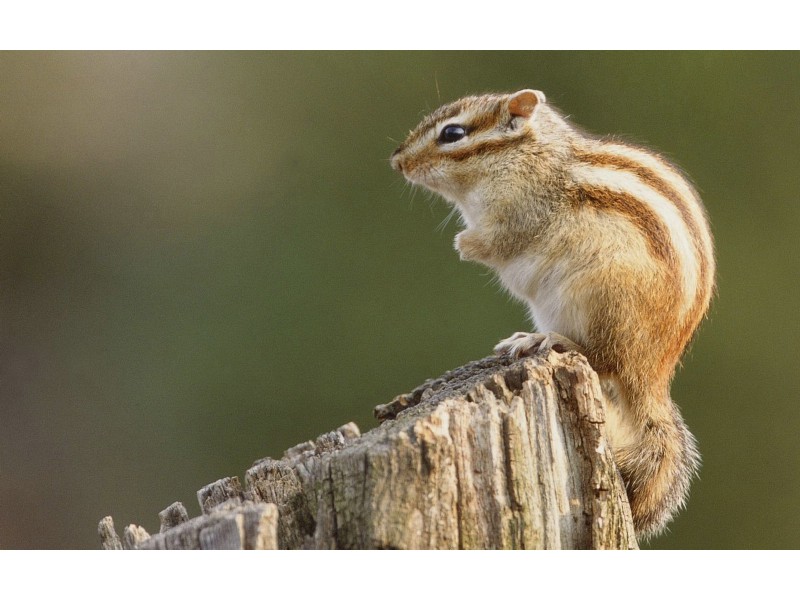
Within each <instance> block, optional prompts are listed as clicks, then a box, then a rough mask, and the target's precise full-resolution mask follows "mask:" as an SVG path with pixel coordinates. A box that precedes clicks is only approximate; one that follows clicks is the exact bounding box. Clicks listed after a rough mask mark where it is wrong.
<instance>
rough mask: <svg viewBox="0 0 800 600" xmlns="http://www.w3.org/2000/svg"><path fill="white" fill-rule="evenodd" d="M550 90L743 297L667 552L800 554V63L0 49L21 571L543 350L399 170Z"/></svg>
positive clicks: (726, 314)
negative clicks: (445, 127)
mask: <svg viewBox="0 0 800 600" xmlns="http://www.w3.org/2000/svg"><path fill="white" fill-rule="evenodd" d="M523 87H534V88H538V89H542V90H544V91H545V92H546V93H547V95H548V98H549V100H550V101H551V102H552V103H554V104H556V105H557V106H560V107H561V108H562V109H563V110H564V111H565V112H566V113H567V114H569V115H571V116H572V118H573V120H574V121H575V122H577V123H579V124H581V125H583V126H584V127H585V128H587V129H588V130H590V131H593V132H597V133H615V134H621V135H623V136H626V137H627V138H628V139H631V140H634V141H637V142H642V143H646V144H649V145H651V146H653V147H655V148H657V149H660V150H662V151H664V152H665V153H666V154H667V155H668V156H670V157H672V158H674V159H675V160H676V161H677V162H678V163H679V164H680V165H681V166H683V167H684V168H685V169H686V170H687V171H688V172H689V173H690V174H691V176H692V177H693V178H694V180H695V181H696V182H697V184H698V186H699V188H700V189H701V191H702V194H703V197H704V200H705V202H706V205H707V208H708V211H709V213H710V215H711V220H712V224H713V229H714V232H715V236H716V242H717V248H718V260H719V293H718V298H717V300H716V301H715V304H714V306H713V310H712V313H711V316H710V318H709V320H708V321H707V322H706V323H705V325H704V326H703V329H702V331H701V333H700V335H699V337H698V338H697V341H696V343H695V344H694V347H693V349H692V352H691V353H690V354H689V355H688V356H687V357H686V359H685V361H684V366H685V368H684V370H682V371H681V372H680V373H679V374H678V376H677V379H676V381H675V384H674V386H673V395H674V397H675V398H676V399H677V400H678V402H679V404H680V405H681V408H682V410H683V413H684V415H685V417H686V420H687V422H688V424H689V426H690V428H691V429H692V431H693V432H694V433H695V435H696V436H697V438H698V439H699V441H700V447H701V450H702V453H703V459H704V465H703V470H702V474H701V478H700V480H699V481H696V482H695V484H694V486H693V489H692V495H691V499H690V502H689V505H688V509H687V510H686V511H685V512H684V513H682V514H681V515H680V517H679V518H678V519H677V520H676V521H675V522H674V523H673V525H672V526H671V532H670V533H669V534H668V535H665V536H662V537H661V538H659V539H658V540H656V541H655V542H654V543H653V544H651V545H650V547H656V548H798V547H800V512H798V511H797V506H798V505H800V440H799V438H800V436H798V429H800V405H799V403H798V395H800V376H799V375H798V368H797V365H796V362H797V357H798V330H799V329H800V325H798V319H797V314H798V310H797V309H798V302H797V294H798V281H797V275H798V267H800V257H799V256H798V247H800V244H799V243H798V233H800V227H799V225H800V203H799V202H798V190H800V144H798V142H799V141H800V139H798V138H799V136H798V134H799V133H800V54H797V53H730V52H713V53H687V52H668V53H616V52H602V53H601V52H583V53H570V52H532V53H528V52H514V53H506V52H502V53H498V52H481V53H473V52H448V53H438V52H437V53H421V52H395V53H377V52H352V53H351V52H348V53H343V52H338V53H329V52H325V53H295V52H293V53H284V52H264V53H230V52H226V53H198V52H188V53H155V52H133V53H118V52H109V53H92V52H64V53H16V52H5V53H0V395H1V396H2V397H1V399H0V506H2V510H0V547H3V548H97V547H98V538H97V535H96V533H95V530H96V524H97V521H98V520H99V519H100V518H101V517H103V516H104V515H106V514H111V515H113V517H114V519H115V522H116V524H117V527H118V529H120V531H121V527H122V526H123V525H125V524H127V523H130V522H135V523H139V524H141V525H143V526H144V527H145V528H146V529H148V530H149V531H151V532H152V531H157V530H158V517H157V513H158V511H159V510H161V509H162V508H164V507H166V506H167V505H168V504H170V503H171V502H173V501H175V500H182V501H183V502H184V503H185V504H186V506H187V508H188V509H189V511H190V514H191V515H192V516H194V515H196V514H198V513H199V509H198V508H197V505H196V500H195V492H196V490H197V489H198V488H200V487H201V486H203V485H205V484H206V483H209V482H211V481H214V480H215V479H218V478H220V477H223V476H227V475H239V476H240V477H241V476H242V475H243V473H244V471H245V469H246V468H248V467H249V466H250V464H251V463H252V461H253V460H255V459H257V458H259V457H262V456H267V455H269V456H273V457H278V456H280V454H281V453H282V451H283V450H284V449H285V448H287V447H289V446H292V445H294V444H296V443H299V442H301V441H303V440H306V439H310V438H313V437H315V436H316V435H318V434H320V433H323V432H326V431H329V430H331V429H333V428H335V427H337V426H339V425H341V424H343V423H345V422H348V421H355V422H356V423H358V425H359V426H360V427H361V429H362V431H365V430H368V429H370V428H372V427H373V426H374V425H375V422H374V420H373V418H372V407H373V406H374V405H375V404H378V403H383V402H386V401H388V400H390V399H391V398H392V397H393V396H394V395H395V394H398V393H401V392H404V391H408V390H409V389H411V388H412V387H414V386H415V385H417V384H418V383H420V382H421V381H423V380H424V379H425V378H427V377H431V376H436V375H438V374H440V373H441V372H443V371H444V370H446V369H448V368H452V367H455V366H457V365H460V364H462V363H464V362H466V361H468V360H471V359H475V358H479V357H482V356H484V355H486V354H488V353H489V352H490V350H491V348H492V346H493V344H494V343H495V342H496V341H497V340H498V339H500V338H502V337H505V336H507V335H508V334H510V333H511V332H514V331H517V330H519V329H524V328H526V327H528V325H527V323H526V318H525V313H524V311H523V309H522V307H521V306H519V305H517V304H515V303H514V302H512V301H511V300H509V299H508V297H507V296H506V295H505V294H504V293H503V292H502V291H501V290H500V289H499V288H498V286H497V285H496V284H495V283H493V280H492V277H491V276H490V275H489V274H488V273H487V271H486V269H484V268H483V267H480V266H476V265H472V264H467V263H461V262H459V260H458V257H457V255H456V254H455V252H454V251H453V250H452V237H453V235H454V234H455V233H456V232H457V224H456V223H455V219H453V221H451V222H450V223H449V224H447V225H445V226H443V227H440V224H441V223H442V222H443V221H444V219H445V217H446V216H447V213H448V209H447V207H446V206H444V204H443V203H441V202H440V201H438V200H435V199H433V198H431V197H430V196H429V195H428V194H426V193H425V192H423V191H417V192H415V193H414V192H412V191H411V190H410V189H409V188H407V187H406V186H405V185H404V183H403V182H402V180H401V177H400V176H399V175H397V174H396V173H393V172H392V171H391V169H390V168H389V164H388V160H387V159H388V157H389V155H390V154H391V152H392V150H393V149H394V147H395V146H396V144H397V142H398V141H399V140H401V139H402V138H403V137H404V136H405V134H406V132H407V131H408V130H409V129H410V128H412V127H413V126H414V125H416V123H417V122H418V120H419V118H420V117H421V116H422V115H423V114H424V113H426V112H427V111H429V110H431V109H433V108H435V107H436V106H438V105H439V104H440V103H443V102H446V101H450V100H453V99H455V98H457V97H460V96H462V95H465V94H467V93H475V92H482V91H512V90H515V89H519V88H523Z"/></svg>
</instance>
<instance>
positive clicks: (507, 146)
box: [391, 90, 545, 204]
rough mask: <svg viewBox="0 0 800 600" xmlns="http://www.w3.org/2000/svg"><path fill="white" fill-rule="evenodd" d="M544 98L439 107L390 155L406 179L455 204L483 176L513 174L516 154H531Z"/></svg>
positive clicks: (505, 97)
mask: <svg viewBox="0 0 800 600" xmlns="http://www.w3.org/2000/svg"><path fill="white" fill-rule="evenodd" d="M544 103H545V96H544V94H543V93H542V92H539V91H535V90H522V91H519V92H516V93H514V94H488V95H484V96H469V97H466V98H462V99H460V100H456V101H455V102H453V103H451V104H447V105H445V106H442V107H440V108H439V109H437V110H436V111H434V112H433V113H431V114H430V115H428V116H427V117H425V118H424V119H423V120H422V122H421V123H420V124H419V125H417V127H416V128H415V129H414V130H413V131H411V133H409V135H408V138H407V139H406V140H405V141H404V142H403V143H402V144H401V145H400V147H399V148H398V149H397V150H395V152H394V154H392V159H391V160H392V167H393V168H394V169H395V170H396V171H400V172H401V173H402V174H403V175H404V176H405V178H406V179H407V180H408V181H410V182H411V183H414V184H417V185H422V186H424V187H426V188H428V189H430V190H432V191H434V192H437V193H439V194H441V195H442V196H444V197H445V198H446V199H447V200H449V201H451V202H455V203H456V204H461V203H462V201H463V199H464V198H465V197H466V196H467V195H469V194H471V193H472V192H474V191H475V190H476V188H478V187H480V186H481V185H482V184H484V183H485V182H486V181H487V179H488V178H491V179H492V180H494V181H495V182H500V181H502V179H503V178H504V177H505V176H507V175H513V173H511V171H513V170H514V168H513V165H514V164H515V163H516V162H519V161H517V160H515V159H516V158H518V157H519V156H520V155H521V154H525V153H531V152H535V151H536V148H535V145H536V139H537V127H536V124H535V122H536V120H537V118H538V114H539V113H540V112H542V106H543V105H544Z"/></svg>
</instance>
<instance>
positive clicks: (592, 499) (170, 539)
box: [100, 351, 637, 549]
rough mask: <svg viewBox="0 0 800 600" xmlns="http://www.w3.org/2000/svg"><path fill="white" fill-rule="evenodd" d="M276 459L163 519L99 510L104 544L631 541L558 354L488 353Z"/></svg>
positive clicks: (593, 382) (607, 466) (582, 394)
mask: <svg viewBox="0 0 800 600" xmlns="http://www.w3.org/2000/svg"><path fill="white" fill-rule="evenodd" d="M375 415H376V417H377V418H378V420H380V421H381V424H380V426H378V427H376V428H375V429H372V430H371V431H369V432H367V433H365V434H364V435H360V434H359V431H358V428H357V427H356V426H355V425H354V424H352V423H349V424H347V425H344V426H342V427H340V428H339V429H337V430H335V431H332V432H330V433H327V434H324V435H321V436H320V437H319V438H317V439H316V440H315V441H313V442H304V443H302V444H299V445H297V446H295V447H293V448H291V449H289V450H287V451H286V452H285V453H284V456H283V458H282V459H280V460H273V459H271V458H265V459H262V460H259V461H257V462H256V463H255V464H254V465H253V466H252V467H251V468H250V469H249V470H248V471H247V472H246V474H245V479H244V487H242V486H241V484H240V483H239V480H238V478H236V477H232V478H225V479H222V480H220V481H217V482H215V483H212V484H210V485H208V486H206V487H204V488H203V489H201V490H200V491H199V492H198V500H199V502H200V506H201V508H202V511H203V514H202V515H201V516H199V517H196V518H194V519H188V515H187V514H186V510H185V509H184V508H183V506H182V505H180V503H176V504H174V505H172V506H170V507H168V508H167V509H165V510H164V511H162V513H161V531H160V532H159V533H157V534H155V535H153V536H149V535H148V534H147V532H145V531H144V530H143V529H142V528H140V527H137V526H135V525H131V526H128V527H126V528H125V532H124V535H123V539H122V540H121V541H120V539H119V537H118V536H117V534H116V532H115V531H114V527H113V523H112V521H111V517H106V518H105V519H103V521H101V522H100V536H101V541H102V545H103V547H104V548H109V549H118V548H138V549H146V548H158V549H170V548H174V549H178V548H184V549H189V548H285V549H292V548H329V549H334V548H340V549H356V548H364V549H370V548H371V549H377V548H403V549H412V548H413V549H453V548H465V549H468V548H503V549H511V548H526V549H533V548H548V549H555V548H597V549H600V548H607V549H612V548H630V549H634V548H637V544H636V537H635V534H634V530H633V525H632V521H631V516H630V509H629V506H628V500H627V496H626V493H625V486H624V484H623V482H622V480H621V478H620V476H619V473H618V471H617V469H616V467H615V465H614V461H613V457H612V454H611V450H610V448H609V446H608V444H607V443H606V441H605V438H604V436H603V421H604V417H603V407H602V403H601V392H600V384H599V381H598V379H597V375H596V374H595V373H594V371H592V370H591V368H590V367H589V364H588V363H587V362H586V359H585V358H584V357H582V356H581V355H579V354H577V353H574V352H569V353H564V354H560V353H557V352H554V351H549V352H548V353H540V354H538V355H536V356H534V357H531V358H525V359H522V360H517V361H515V360H512V359H509V358H505V357H490V358H486V359H483V360H479V361H476V362H472V363H469V364H467V365H464V366H463V367H459V368H457V369H454V370H452V371H449V372H447V373H445V374H444V375H443V376H441V377H440V378H438V379H434V380H429V381H426V382H425V383H424V384H422V385H421V386H420V387H418V388H417V389H415V390H413V391H412V392H410V393H408V394H404V395H401V396H398V397H397V398H395V399H394V400H393V401H392V402H390V403H389V404H385V405H381V406H378V407H376V409H375Z"/></svg>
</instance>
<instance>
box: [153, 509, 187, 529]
mask: <svg viewBox="0 0 800 600" xmlns="http://www.w3.org/2000/svg"><path fill="white" fill-rule="evenodd" d="M158 518H159V520H160V521H161V530H160V531H159V533H164V532H165V531H167V529H172V528H173V527H175V526H177V525H180V524H181V523H185V522H186V521H188V520H189V513H188V512H187V511H186V507H185V506H184V505H183V503H182V502H173V503H172V504H170V505H169V506H168V507H167V508H165V509H164V510H162V511H161V512H160V513H158Z"/></svg>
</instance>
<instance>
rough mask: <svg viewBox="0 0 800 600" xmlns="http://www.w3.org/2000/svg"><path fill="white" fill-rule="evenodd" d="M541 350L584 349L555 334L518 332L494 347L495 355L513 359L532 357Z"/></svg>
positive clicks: (564, 350)
mask: <svg viewBox="0 0 800 600" xmlns="http://www.w3.org/2000/svg"><path fill="white" fill-rule="evenodd" d="M540 350H544V351H549V350H555V351H556V352H570V351H575V352H581V353H582V352H583V349H582V348H581V347H580V346H579V345H578V344H576V343H575V342H573V341H572V340H571V339H569V338H566V337H564V336H563V335H560V334H558V333H554V332H550V333H547V334H544V333H528V332H525V331H518V332H517V333H515V334H514V335H512V336H511V337H510V338H507V339H505V340H503V341H501V342H500V343H499V344H497V345H496V346H495V347H494V351H495V354H500V355H508V356H511V357H513V358H521V357H523V356H532V355H533V354H535V353H536V352H538V351H540Z"/></svg>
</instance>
